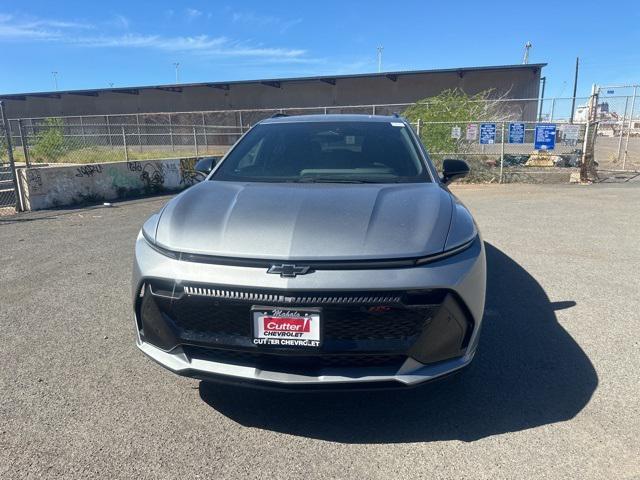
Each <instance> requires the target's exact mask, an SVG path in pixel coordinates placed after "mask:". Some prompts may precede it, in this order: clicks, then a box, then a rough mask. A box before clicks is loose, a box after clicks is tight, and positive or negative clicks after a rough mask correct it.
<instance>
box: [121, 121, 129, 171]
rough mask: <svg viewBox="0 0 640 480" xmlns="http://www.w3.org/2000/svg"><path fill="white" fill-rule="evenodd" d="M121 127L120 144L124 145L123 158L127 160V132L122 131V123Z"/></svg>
mask: <svg viewBox="0 0 640 480" xmlns="http://www.w3.org/2000/svg"><path fill="white" fill-rule="evenodd" d="M121 128H122V146H123V147H124V159H125V160H126V161H127V162H128V161H129V151H128V150H127V134H126V133H125V132H124V125H123V126H122V127H121Z"/></svg>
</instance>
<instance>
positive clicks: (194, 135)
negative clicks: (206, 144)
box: [193, 127, 198, 158]
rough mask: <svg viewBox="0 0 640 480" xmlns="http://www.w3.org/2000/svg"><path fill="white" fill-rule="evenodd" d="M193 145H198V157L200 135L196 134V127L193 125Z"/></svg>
mask: <svg viewBox="0 0 640 480" xmlns="http://www.w3.org/2000/svg"><path fill="white" fill-rule="evenodd" d="M193 145H194V146H195V147H196V158H197V157H198V135H197V134H196V127H193Z"/></svg>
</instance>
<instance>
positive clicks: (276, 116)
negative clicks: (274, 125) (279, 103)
mask: <svg viewBox="0 0 640 480" xmlns="http://www.w3.org/2000/svg"><path fill="white" fill-rule="evenodd" d="M288 116H289V115H287V114H286V113H282V112H277V113H274V114H273V115H271V117H270V118H278V117H288Z"/></svg>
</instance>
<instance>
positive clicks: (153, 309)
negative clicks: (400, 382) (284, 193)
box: [137, 280, 473, 371]
mask: <svg viewBox="0 0 640 480" xmlns="http://www.w3.org/2000/svg"><path fill="white" fill-rule="evenodd" d="M141 294H142V299H141V300H140V304H139V307H138V308H139V310H138V311H137V314H138V316H139V317H138V319H139V322H140V323H139V328H140V335H141V338H142V339H143V340H144V341H148V342H150V343H152V344H154V345H156V346H159V347H160V348H162V349H164V350H170V349H171V348H172V347H173V346H177V345H182V346H184V347H185V348H195V347H202V348H206V349H211V350H206V351H205V350H202V351H198V355H205V354H206V355H209V356H211V355H217V356H218V357H220V360H219V361H227V360H229V363H232V362H231V360H232V361H233V362H240V363H238V364H246V365H254V366H257V365H265V368H266V365H268V366H269V368H274V369H276V370H284V369H285V367H286V368H287V369H290V368H294V367H296V368H298V367H299V368H300V369H301V371H304V370H305V369H309V368H318V369H321V368H329V367H332V366H335V367H338V366H339V367H345V366H347V367H348V366H354V367H363V366H384V365H395V364H399V363H401V362H402V361H403V359H404V358H406V357H407V356H410V357H412V358H414V359H416V360H418V361H420V362H422V363H432V362H437V361H441V360H443V359H448V358H453V357H455V356H459V355H460V354H461V353H462V352H463V351H464V349H465V348H466V343H465V342H466V341H468V340H467V339H468V338H469V335H470V332H471V331H472V329H473V321H472V319H471V317H470V316H469V314H468V311H467V309H466V307H465V305H464V303H463V302H461V300H460V299H459V297H457V295H456V294H455V293H453V292H451V291H449V290H444V289H424V290H410V291H400V292H398V291H395V292H388V291H384V292H376V291H368V292H353V291H349V292H331V291H325V292H316V291H308V292H304V291H283V290H280V291H276V290H262V291H261V290H255V289H248V288H226V287H225V288H222V287H215V286H211V285H196V284H191V285H186V286H184V285H181V284H179V283H174V282H172V281H166V280H150V281H149V282H148V283H146V284H145V286H144V288H142V290H141ZM253 306H260V307H261V308H262V307H264V308H267V309H268V308H282V309H295V308H297V307H300V308H304V307H307V308H308V307H317V308H319V309H320V310H321V318H322V322H321V326H320V328H321V344H320V346H319V347H289V346H287V347H284V346H282V347H278V348H271V347H268V348H263V346H261V345H260V346H256V344H254V339H253V325H252V324H253V318H252V317H253V315H252V307H253ZM229 351H232V352H231V353H230V352H229ZM285 353H288V355H284V354H285ZM278 354H280V355H278ZM224 355H226V357H225V358H224V359H222V358H221V356H224ZM289 356H295V365H292V364H290V363H287V362H290V360H286V359H287V358H288V357H289ZM232 357H233V358H232ZM274 362H275V363H274ZM278 362H280V363H278ZM282 362H284V363H282ZM280 367H282V368H280Z"/></svg>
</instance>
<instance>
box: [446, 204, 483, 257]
mask: <svg viewBox="0 0 640 480" xmlns="http://www.w3.org/2000/svg"><path fill="white" fill-rule="evenodd" d="M477 235H478V229H477V228H476V224H475V222H474V221H473V217H472V216H471V213H469V210H467V208H466V207H465V206H464V205H462V204H461V203H459V202H455V203H454V204H453V214H452V216H451V226H450V227H449V234H448V235H447V241H446V242H445V245H444V250H445V251H448V250H453V249H456V248H458V247H460V246H462V245H466V244H468V243H471V241H472V240H473V239H474V238H476V236H477Z"/></svg>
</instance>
